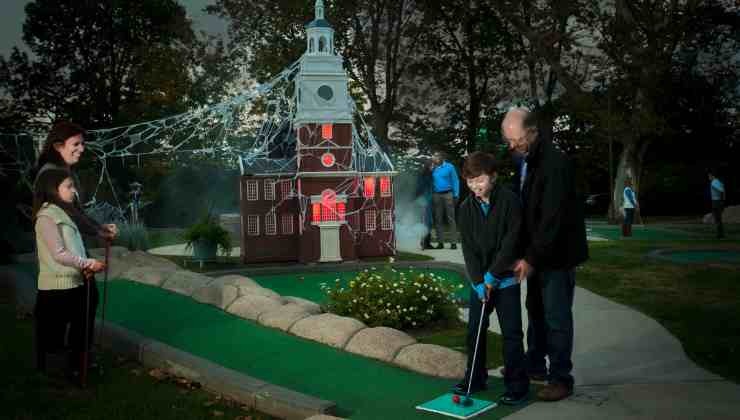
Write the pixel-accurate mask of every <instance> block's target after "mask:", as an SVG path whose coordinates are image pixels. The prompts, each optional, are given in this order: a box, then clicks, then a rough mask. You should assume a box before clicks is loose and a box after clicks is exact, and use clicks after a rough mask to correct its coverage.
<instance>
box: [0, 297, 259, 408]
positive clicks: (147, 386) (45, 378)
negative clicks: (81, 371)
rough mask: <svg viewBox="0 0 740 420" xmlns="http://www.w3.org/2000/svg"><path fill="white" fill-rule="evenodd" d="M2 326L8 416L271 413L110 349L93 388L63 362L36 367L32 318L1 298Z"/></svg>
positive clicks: (1, 398) (2, 387)
mask: <svg viewBox="0 0 740 420" xmlns="http://www.w3.org/2000/svg"><path fill="white" fill-rule="evenodd" d="M0 328H1V329H2V331H3V335H4V336H5V337H6V339H5V340H4V342H3V343H2V345H1V346H0V369H2V372H3V375H2V381H0V417H1V418H3V419H18V420H20V419H24V420H26V419H29V420H30V419H44V420H48V419H106V420H116V419H120V420H130V419H137V420H145V419H152V420H164V419H173V420H175V419H177V420H181V419H211V418H221V419H241V420H246V419H253V420H257V419H260V420H266V419H272V417H270V416H267V415H265V414H261V413H257V412H255V411H253V410H244V409H242V407H241V406H240V405H239V404H237V403H236V402H233V401H226V400H224V399H221V398H220V397H218V396H216V395H214V394H211V393H208V392H205V391H203V390H201V389H199V387H198V385H197V384H195V383H190V382H187V381H184V380H178V379H177V378H173V377H169V376H167V375H162V374H161V372H159V371H148V370H147V369H146V368H144V367H142V366H141V365H139V364H137V363H135V362H133V361H130V360H125V359H121V358H118V357H114V356H112V355H109V354H104V355H103V366H104V367H105V368H106V369H105V372H104V375H102V376H101V375H99V374H98V373H97V371H91V374H90V377H89V379H88V388H87V389H80V388H77V387H75V386H72V385H71V384H70V383H69V382H67V381H66V379H65V378H64V375H63V373H62V371H61V369H60V367H57V368H56V369H53V368H52V367H50V368H49V374H48V375H43V374H40V373H37V372H36V370H35V367H34V355H33V354H34V353H33V321H32V320H31V319H18V317H17V316H16V313H15V309H14V308H12V307H11V305H10V304H8V303H2V302H0Z"/></svg>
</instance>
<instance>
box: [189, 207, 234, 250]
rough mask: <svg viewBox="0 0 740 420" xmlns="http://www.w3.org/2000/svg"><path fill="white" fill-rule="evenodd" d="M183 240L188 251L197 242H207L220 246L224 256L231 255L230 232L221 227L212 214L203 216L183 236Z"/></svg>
mask: <svg viewBox="0 0 740 420" xmlns="http://www.w3.org/2000/svg"><path fill="white" fill-rule="evenodd" d="M183 239H184V240H185V242H186V249H190V248H192V247H193V245H194V244H195V243H196V242H197V241H200V240H205V241H208V242H210V243H212V244H215V245H218V249H219V251H221V253H222V254H223V255H231V236H230V235H229V231H228V230H226V229H224V228H223V227H221V225H219V224H218V221H217V220H216V219H215V218H214V217H213V216H211V215H210V214H207V215H205V216H203V217H202V218H201V219H200V220H199V221H198V222H197V223H195V224H194V225H192V226H190V227H189V228H188V229H187V230H186V231H185V233H184V234H183Z"/></svg>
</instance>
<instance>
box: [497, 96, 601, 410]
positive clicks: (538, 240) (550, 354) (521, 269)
mask: <svg viewBox="0 0 740 420" xmlns="http://www.w3.org/2000/svg"><path fill="white" fill-rule="evenodd" d="M501 128H502V134H503V137H504V139H505V140H506V141H507V143H508V145H509V149H510V150H511V151H512V152H514V153H517V154H519V155H521V156H523V157H524V159H523V160H522V165H521V168H520V171H519V172H520V173H519V183H518V187H519V190H520V196H521V198H522V207H523V210H524V213H523V214H524V217H523V223H522V246H523V249H524V258H522V259H520V260H518V261H517V262H516V264H514V273H515V274H516V276H517V278H518V279H519V281H524V280H527V279H528V281H529V285H528V287H527V298H526V307H527V312H528V317H529V328H528V330H527V347H528V349H527V354H526V366H527V372H528V374H529V375H530V378H547V379H548V384H547V386H546V387H545V388H543V389H542V390H541V391H540V392H539V393H538V394H537V396H538V397H539V398H540V399H541V400H544V401H558V400H561V399H563V398H566V397H568V396H570V395H571V394H572V393H573V376H572V375H571V371H572V369H573V363H572V361H571V357H572V353H573V294H574V291H575V268H576V266H578V265H579V264H581V263H583V262H584V261H586V260H587V259H588V243H587V241H586V226H585V221H584V216H583V209H582V208H581V207H580V202H579V200H578V198H577V196H576V189H575V177H574V174H573V168H572V166H571V163H570V161H569V160H568V158H567V157H566V155H565V154H564V153H563V152H562V151H560V150H558V149H556V148H555V146H554V145H553V144H552V141H551V140H550V139H549V138H548V136H547V135H546V133H547V132H548V130H538V129H537V120H536V116H535V115H534V114H533V113H530V112H528V111H527V110H525V109H521V108H516V109H512V110H510V111H509V112H508V113H507V114H506V116H505V117H504V121H503V123H502V127H501ZM545 356H547V358H548V359H549V370H548V368H547V367H546V365H545Z"/></svg>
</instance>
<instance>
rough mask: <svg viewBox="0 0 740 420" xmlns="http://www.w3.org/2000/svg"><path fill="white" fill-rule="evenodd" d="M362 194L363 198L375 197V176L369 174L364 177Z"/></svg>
mask: <svg viewBox="0 0 740 420" xmlns="http://www.w3.org/2000/svg"><path fill="white" fill-rule="evenodd" d="M363 194H364V196H365V198H375V178H373V177H371V176H369V177H366V178H365V182H364V189H363Z"/></svg>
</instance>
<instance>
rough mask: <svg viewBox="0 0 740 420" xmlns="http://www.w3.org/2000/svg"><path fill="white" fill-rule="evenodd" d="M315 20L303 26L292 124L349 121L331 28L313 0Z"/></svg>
mask: <svg viewBox="0 0 740 420" xmlns="http://www.w3.org/2000/svg"><path fill="white" fill-rule="evenodd" d="M315 9H316V10H315V14H316V16H315V19H314V20H313V21H311V22H310V23H308V24H307V25H306V53H305V54H304V55H303V57H302V58H301V65H300V66H301V67H300V72H299V73H298V76H297V77H296V81H295V83H296V95H297V109H296V114H295V121H294V123H295V125H296V126H300V125H304V124H321V123H334V124H341V123H350V124H351V123H352V112H351V109H350V105H349V100H350V98H349V94H348V91H347V73H346V72H345V71H344V68H343V67H342V63H343V60H342V57H341V56H340V55H339V54H337V52H336V50H335V49H334V29H332V27H331V25H330V24H329V22H328V21H327V20H326V19H325V18H324V2H323V0H316V6H315Z"/></svg>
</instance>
